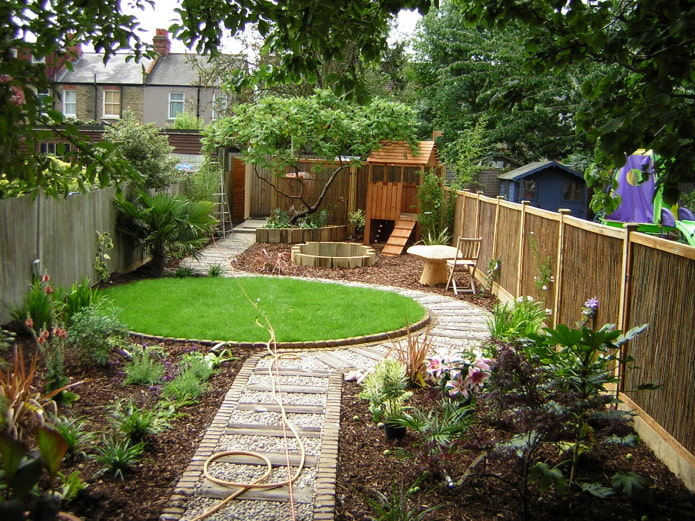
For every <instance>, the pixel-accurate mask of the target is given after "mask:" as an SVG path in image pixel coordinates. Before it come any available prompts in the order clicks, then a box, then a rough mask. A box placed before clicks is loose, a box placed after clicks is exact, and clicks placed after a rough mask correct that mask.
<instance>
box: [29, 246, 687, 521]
mask: <svg viewBox="0 0 695 521" xmlns="http://www.w3.org/2000/svg"><path fill="white" fill-rule="evenodd" d="M233 266H234V268H235V269H237V270H241V271H249V272H256V273H258V272H262V273H271V272H272V271H273V268H278V267H279V268H281V273H282V274H286V275H296V276H306V277H312V278H323V279H340V280H350V281H360V282H365V283H369V284H379V285H393V286H399V287H405V288H412V289H418V290H422V291H431V292H436V293H439V294H448V295H450V296H451V295H452V293H451V292H450V291H449V292H445V291H444V288H443V287H434V288H429V287H423V286H421V285H420V284H419V283H418V282H417V280H418V278H419V274H420V271H421V270H422V261H420V260H418V259H416V258H413V257H412V256H408V255H402V256H398V257H382V256H379V259H378V261H377V263H376V264H375V265H374V266H372V267H369V268H354V269H351V270H344V269H336V270H326V269H321V268H306V267H299V266H294V265H292V264H290V263H289V248H288V247H287V246H284V245H270V244H255V245H253V246H252V247H251V248H249V249H248V250H247V251H246V252H245V253H244V254H242V255H241V256H239V258H237V259H235V261H234V262H233ZM137 277H138V274H133V275H131V276H119V277H114V280H113V282H114V283H127V282H128V281H129V280H132V279H133V278H137ZM459 298H461V299H466V300H469V301H471V302H472V303H474V304H477V305H480V306H483V307H485V308H487V309H491V307H492V306H493V305H494V298H492V297H490V296H489V295H485V294H483V295H481V296H472V295H465V296H463V295H462V296H460V297H459ZM162 345H163V347H164V348H165V350H166V352H167V359H168V360H169V361H171V362H172V363H173V362H175V361H176V360H177V359H178V358H179V357H180V355H181V354H182V353H184V352H186V351H187V350H190V349H192V348H194V347H192V346H191V345H188V344H185V343H177V342H164V343H162ZM25 349H26V350H27V351H28V352H31V351H32V349H33V347H32V346H31V345H29V344H28V343H27V344H26V347H25ZM201 349H202V347H201ZM234 354H235V355H236V356H237V357H238V359H237V360H235V361H232V362H228V363H226V364H225V365H224V367H223V369H222V370H221V371H219V372H218V373H217V374H216V375H215V376H214V377H213V378H212V380H211V381H210V384H209V387H208V389H209V390H208V392H207V393H205V394H204V395H203V396H202V397H201V399H200V400H199V401H198V402H197V403H195V404H192V405H190V406H186V407H183V408H182V409H181V410H180V413H181V415H180V417H179V418H177V419H176V420H175V421H174V422H173V423H172V428H171V429H169V430H165V431H164V432H162V433H161V434H159V435H157V436H156V437H155V438H153V439H152V440H150V442H149V444H148V448H147V451H146V453H145V456H144V457H143V458H142V460H141V461H140V463H139V464H138V465H137V466H135V467H134V468H133V469H132V470H130V471H128V472H126V473H125V476H124V478H125V479H124V480H123V481H121V480H119V479H117V478H115V477H112V476H109V475H101V476H98V477H95V474H96V471H97V470H98V465H97V464H96V463H95V462H94V461H93V460H92V459H89V458H83V459H79V460H77V461H75V462H74V463H72V465H70V466H67V465H66V466H65V467H64V468H63V469H62V470H63V472H64V473H66V474H69V473H70V472H71V471H72V470H74V469H78V470H80V472H81V475H82V478H83V479H84V480H85V481H86V482H87V484H88V487H87V488H86V489H84V490H83V491H82V492H81V493H80V495H79V497H78V499H77V500H75V501H72V502H71V503H69V504H66V505H64V509H65V510H67V511H70V512H72V513H74V514H76V515H77V516H80V517H81V518H82V519H84V520H91V521H102V520H103V521H106V520H109V521H112V520H127V521H155V520H157V519H158V517H159V515H160V512H161V510H162V508H163V507H164V505H165V504H166V503H167V501H168V500H169V496H170V494H171V492H172V488H173V486H174V485H175V483H176V481H177V479H178V478H179V477H180V476H181V474H182V473H183V471H184V469H185V468H186V466H187V465H188V463H189V462H190V459H191V457H192V455H193V453H194V451H195V449H196V447H197V445H198V443H199V442H200V440H201V437H202V435H203V434H204V432H205V429H206V427H207V426H208V424H209V423H210V421H211V420H212V419H213V417H214V416H215V414H216V412H217V410H218V408H219V406H220V403H221V401H222V399H223V397H224V395H225V393H226V392H227V390H228V389H229V387H230V386H231V384H232V382H233V380H234V376H235V374H236V373H237V371H238V370H239V368H240V367H241V365H242V364H243V361H244V360H245V359H246V357H248V356H249V355H250V354H251V352H250V351H248V350H238V349H237V350H235V351H234ZM123 362H124V361H123V360H119V359H118V358H117V357H116V358H115V359H114V362H113V363H112V364H111V365H109V367H107V368H102V367H97V366H90V365H85V364H84V363H78V361H77V360H75V359H74V357H73V356H71V355H69V354H68V356H67V359H66V372H67V375H68V376H69V377H70V379H71V381H79V380H87V381H86V383H84V384H82V385H81V386H80V387H79V388H77V389H76V392H78V393H79V394H80V396H81V399H80V400H79V401H78V402H76V403H75V404H73V405H72V406H71V408H70V409H67V411H68V414H71V415H74V416H77V417H84V418H86V419H87V420H88V422H89V425H90V428H91V429H92V430H94V431H102V430H106V429H107V427H108V424H107V421H106V418H107V414H106V408H107V407H108V406H109V404H111V403H112V402H113V400H114V399H115V398H117V397H118V398H126V399H132V400H134V401H135V402H136V403H137V404H139V405H141V406H148V405H153V404H154V403H155V402H156V400H157V397H158V396H159V392H160V389H159V388H158V387H151V388H143V387H138V386H123V385H122V383H121V382H122V379H123V372H122V365H123ZM359 390H360V388H359V386H358V385H357V384H355V383H345V384H344V387H343V400H342V412H341V431H340V454H339V464H338V479H337V491H336V503H337V509H336V519H337V520H339V521H362V520H364V521H367V520H370V519H373V518H375V512H374V511H373V509H372V508H370V506H369V505H368V501H367V499H366V498H374V497H375V493H374V491H381V492H383V493H385V494H388V495H391V492H392V491H394V490H395V491H398V490H400V486H401V485H402V486H403V487H405V489H404V490H407V489H408V487H410V485H411V484H412V483H414V482H415V480H416V479H417V478H418V477H419V476H420V475H421V474H422V471H423V469H422V468H421V467H420V466H419V465H416V464H414V463H413V462H412V461H410V460H407V459H406V460H400V459H397V458H395V457H393V456H392V455H385V453H384V452H385V451H392V450H393V449H394V448H395V447H396V446H408V445H409V444H410V443H412V442H413V441H414V435H413V434H412V433H408V434H407V435H406V437H405V439H403V440H400V441H398V442H390V441H386V440H385V438H384V436H383V432H382V431H381V430H379V429H378V428H377V427H376V425H375V424H374V422H372V421H371V416H370V414H369V412H368V410H367V407H366V402H364V401H363V400H360V399H359V398H358V397H357V394H358V393H359ZM657 392H658V391H657ZM414 400H415V402H416V403H417V402H420V403H422V404H427V403H430V402H431V403H433V400H434V396H433V394H432V393H431V392H428V391H420V392H417V393H416V396H415V398H414ZM628 453H629V456H628ZM387 454H388V452H387ZM458 457H459V458H460V460H459V461H454V462H452V463H453V464H454V465H453V468H458V469H464V468H466V466H467V465H468V464H469V463H470V461H468V460H467V459H466V456H465V455H461V456H458ZM599 463H600V464H599ZM510 466H511V462H510V461H505V460H497V461H490V462H488V464H487V467H486V472H487V473H490V474H492V473H496V472H497V473H499V474H500V475H501V476H505V477H506V478H509V468H510ZM594 467H595V471H594V472H593V476H594V477H596V478H597V479H598V478H600V479H601V480H602V481H603V482H605V481H606V480H608V482H610V477H611V475H612V474H613V473H614V472H615V470H616V469H623V470H625V471H628V470H632V471H634V472H636V473H638V474H639V475H641V476H643V477H646V478H647V479H648V480H649V482H650V484H651V491H652V496H653V498H654V501H653V503H652V504H651V505H647V504H643V503H637V502H631V501H630V500H629V499H627V498H626V497H624V496H621V495H615V496H612V497H610V498H608V499H604V500H597V499H594V498H593V497H591V496H589V495H587V494H581V493H576V492H573V493H572V494H569V495H567V496H563V497H561V498H558V497H557V496H556V495H554V493H552V492H551V493H549V494H547V495H545V496H541V498H540V499H538V500H537V501H534V502H533V504H532V505H531V512H532V517H531V519H536V520H540V521H544V520H551V519H552V520H557V519H563V520H569V521H573V520H603V519H605V520H609V519H610V520H633V519H635V520H647V519H649V520H673V521H676V520H688V519H695V496H694V495H693V494H691V493H689V492H688V491H687V490H686V489H685V488H684V487H683V485H682V484H681V483H680V482H679V481H678V480H677V479H676V478H675V477H674V476H673V474H671V473H670V472H669V471H668V470H667V469H666V468H665V467H664V465H662V464H661V463H660V462H659V461H658V460H657V459H656V458H655V457H654V455H653V454H652V453H651V451H649V450H648V449H647V448H646V447H644V446H642V445H638V446H636V447H629V448H616V449H615V450H614V451H612V452H609V453H602V454H600V462H594ZM461 472H462V471H461ZM453 477H455V478H456V477H458V476H453ZM441 483H442V481H441V480H438V479H431V480H424V481H422V482H421V483H420V485H419V486H420V489H421V490H420V493H418V494H415V496H413V497H414V498H415V499H416V501H415V503H416V504H413V505H411V506H410V507H409V508H412V513H413V514H415V513H417V512H418V511H419V510H418V506H417V504H420V505H421V506H437V507H438V508H437V510H435V511H433V512H432V513H430V514H429V515H428V516H427V517H425V519H432V520H442V521H449V520H451V521H453V520H457V521H458V520H476V521H492V520H495V521H503V520H510V521H511V520H516V519H519V514H520V502H519V497H518V494H517V493H516V492H515V491H514V489H513V487H512V486H510V485H509V484H505V483H504V482H502V481H500V480H498V479H490V478H478V479H475V480H472V481H470V482H468V483H467V484H466V486H461V487H456V488H454V489H449V488H446V487H443V486H441ZM394 485H395V489H394V488H393V486H394ZM389 519H412V520H415V519H417V518H416V517H397V518H396V517H393V518H389Z"/></svg>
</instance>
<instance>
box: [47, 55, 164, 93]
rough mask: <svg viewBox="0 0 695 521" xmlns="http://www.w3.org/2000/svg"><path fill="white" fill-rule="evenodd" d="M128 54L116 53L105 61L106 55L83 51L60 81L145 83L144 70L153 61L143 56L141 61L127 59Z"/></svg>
mask: <svg viewBox="0 0 695 521" xmlns="http://www.w3.org/2000/svg"><path fill="white" fill-rule="evenodd" d="M128 56H129V55H127V54H116V55H114V56H112V57H111V58H109V61H108V62H106V63H104V56H103V55H101V54H96V53H83V54H82V56H80V59H79V60H78V61H77V62H75V63H74V64H73V66H72V70H69V69H68V70H66V71H65V74H64V75H63V76H62V78H60V80H59V82H60V83H95V82H96V83H99V84H104V83H114V84H120V85H143V84H144V78H145V74H144V71H145V70H146V69H147V66H148V65H149V64H150V62H151V61H152V60H151V59H149V58H142V59H141V60H140V61H139V62H136V61H134V60H130V61H126V58H127V57H128Z"/></svg>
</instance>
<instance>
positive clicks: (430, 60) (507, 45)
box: [413, 3, 601, 163]
mask: <svg viewBox="0 0 695 521" xmlns="http://www.w3.org/2000/svg"><path fill="white" fill-rule="evenodd" d="M523 34H524V30H523V29H522V28H521V27H519V26H518V25H517V24H512V23H510V24H509V25H508V26H506V27H505V28H504V29H500V28H495V27H487V26H485V25H483V24H477V25H473V24H469V23H468V21H467V19H466V17H465V16H464V13H463V12H462V10H461V9H460V8H458V7H457V6H455V5H453V4H451V3H445V4H443V5H442V7H441V9H439V10H438V11H432V12H430V13H429V14H428V15H427V16H425V17H424V18H423V19H422V22H421V23H420V24H419V30H418V32H417V34H416V36H415V38H414V47H415V50H416V55H415V57H414V65H413V69H414V71H415V73H416V81H417V84H418V88H419V92H420V96H419V98H420V106H421V110H422V113H423V115H424V117H425V118H426V119H427V120H428V122H429V123H430V124H431V125H432V127H431V129H432V130H437V131H442V132H443V136H442V137H441V139H440V146H442V150H445V149H446V148H447V147H448V145H449V144H452V143H453V142H455V141H457V140H460V137H461V133H462V132H464V133H466V132H471V131H472V129H474V128H475V127H476V126H478V127H479V126H480V121H481V120H485V123H486V124H485V125H484V128H482V129H481V131H482V133H481V134H480V137H481V138H483V139H484V141H485V142H486V143H487V145H488V150H489V149H490V146H491V145H492V146H495V147H496V146H497V145H500V146H503V147H504V152H505V153H506V154H507V155H509V156H511V157H513V158H515V159H517V160H518V161H520V162H528V161H536V160H539V159H541V158H561V157H565V156H566V155H567V154H569V153H570V152H573V151H576V150H577V149H581V148H584V147H585V146H586V141H585V140H584V139H582V136H580V135H577V133H576V132H575V128H576V124H575V121H574V119H575V113H576V110H577V108H578V105H579V99H580V92H579V86H580V84H581V82H582V80H583V79H584V78H585V77H586V75H587V74H593V75H594V76H595V75H597V74H598V73H599V72H601V71H599V70H598V69H597V68H596V67H594V68H590V67H588V66H586V65H585V64H581V65H575V66H573V67H572V68H571V69H570V70H567V71H565V72H564V73H563V74H562V75H554V74H552V73H550V72H542V73H533V74H529V72H528V71H525V70H524V67H523V65H524V59H525V52H524V49H523ZM464 139H465V140H467V139H468V138H467V137H465V136H464ZM448 148H451V147H448ZM483 152H485V151H483ZM484 155H486V154H483V156H484ZM468 159H471V158H466V160H468ZM473 159H480V158H473ZM454 161H455V162H459V161H458V159H457V158H454ZM447 163H451V158H449V159H447Z"/></svg>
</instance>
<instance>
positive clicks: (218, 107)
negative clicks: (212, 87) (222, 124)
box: [210, 92, 229, 121]
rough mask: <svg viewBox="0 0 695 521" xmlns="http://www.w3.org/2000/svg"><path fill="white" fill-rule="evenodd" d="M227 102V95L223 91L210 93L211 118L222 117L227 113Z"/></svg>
mask: <svg viewBox="0 0 695 521" xmlns="http://www.w3.org/2000/svg"><path fill="white" fill-rule="evenodd" d="M228 103H229V96H227V94H225V93H224V92H219V93H216V94H213V95H212V113H211V116H210V117H211V118H212V120H213V121H214V120H216V119H219V118H221V117H224V116H225V114H226V113H227V106H228Z"/></svg>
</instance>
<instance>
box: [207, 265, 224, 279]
mask: <svg viewBox="0 0 695 521" xmlns="http://www.w3.org/2000/svg"><path fill="white" fill-rule="evenodd" d="M223 272H224V269H223V268H222V265H221V264H213V265H211V266H210V267H209V268H208V277H219V276H220V275H222V273H223Z"/></svg>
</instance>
